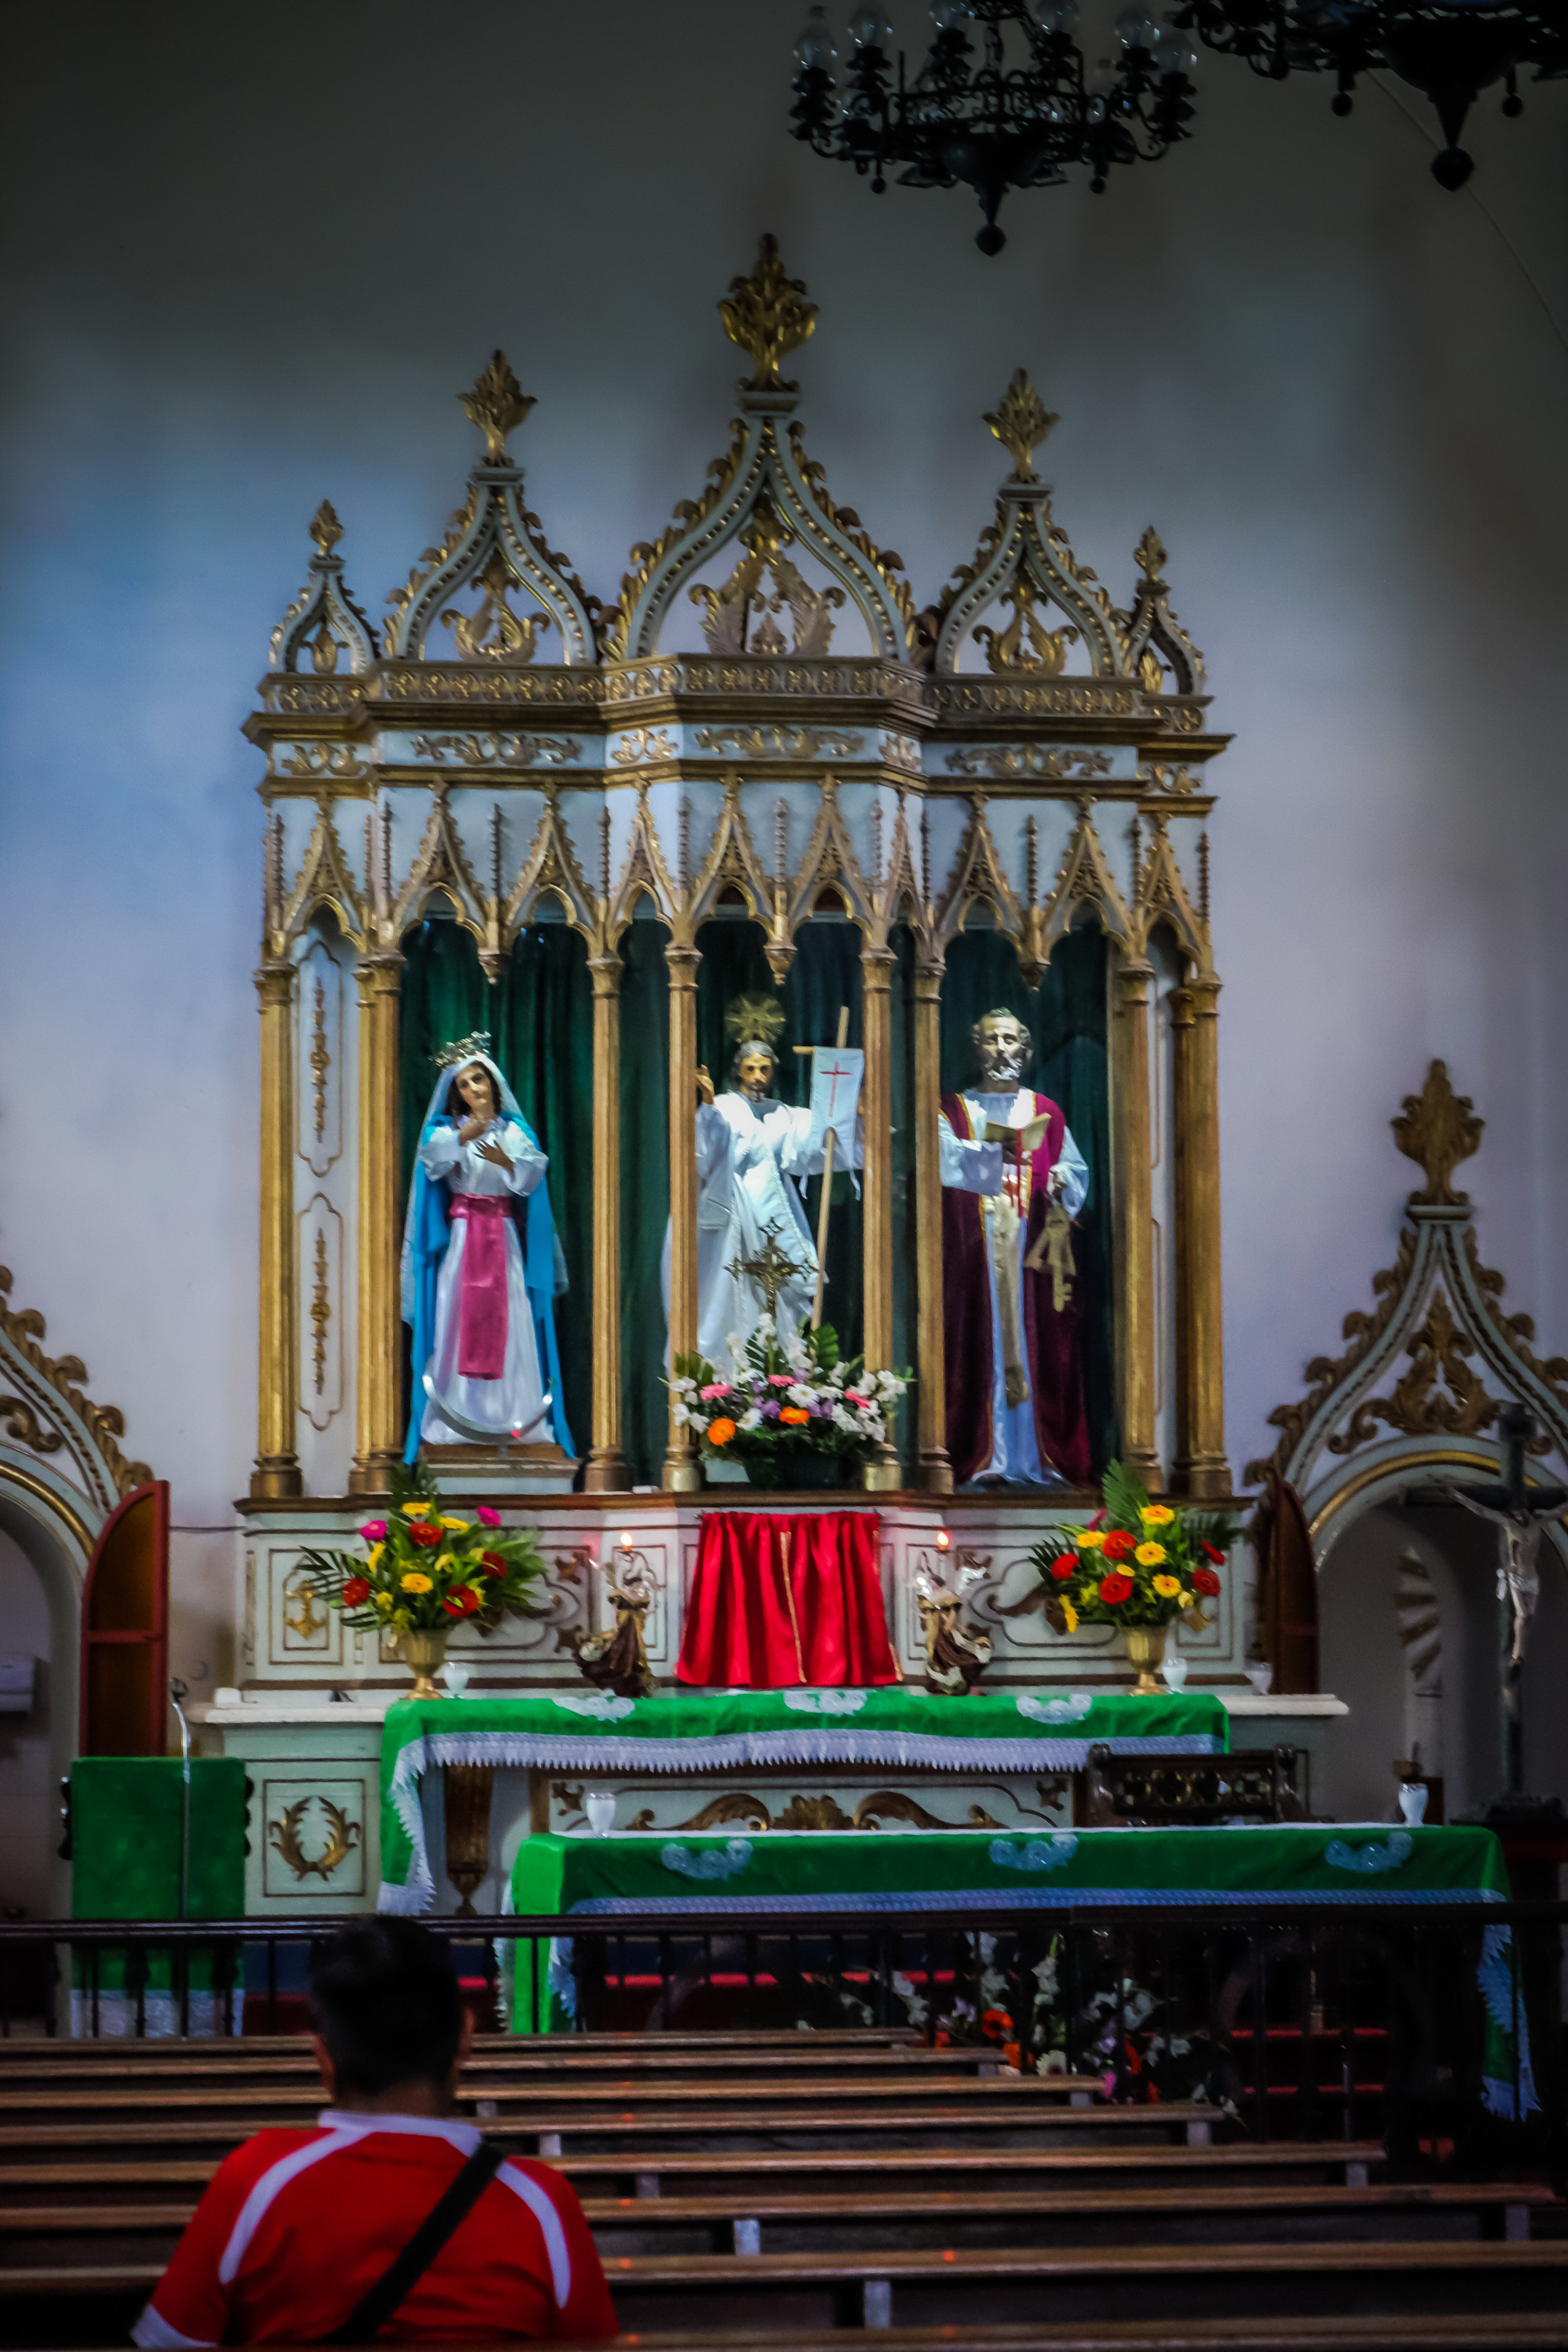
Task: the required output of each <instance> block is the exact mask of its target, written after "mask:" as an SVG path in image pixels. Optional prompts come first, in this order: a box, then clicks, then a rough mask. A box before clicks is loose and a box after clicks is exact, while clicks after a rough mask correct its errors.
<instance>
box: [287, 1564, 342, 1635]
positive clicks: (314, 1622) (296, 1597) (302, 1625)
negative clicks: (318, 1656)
mask: <svg viewBox="0 0 1568 2352" xmlns="http://www.w3.org/2000/svg"><path fill="white" fill-rule="evenodd" d="M317 1598H318V1596H317V1592H316V1588H315V1585H314V1584H313V1583H312V1582H311V1580H310V1577H309V1576H308V1575H306V1576H300V1574H299V1573H298V1572H296V1573H295V1574H294V1575H292V1576H290V1577H289V1580H288V1581H287V1582H286V1583H285V1585H284V1587H283V1622H284V1624H285V1625H286V1626H287V1627H288V1629H289V1633H297V1634H298V1635H299V1637H300V1641H301V1642H313V1641H314V1640H315V1638H316V1636H317V1634H318V1633H325V1632H326V1629H327V1627H328V1626H329V1625H330V1624H331V1617H330V1615H329V1614H328V1612H327V1611H326V1610H325V1609H318V1608H317V1607H316V1601H317ZM290 1601H292V1602H294V1603H296V1604H297V1613H296V1614H295V1615H293V1616H290V1615H289V1603H290Z"/></svg>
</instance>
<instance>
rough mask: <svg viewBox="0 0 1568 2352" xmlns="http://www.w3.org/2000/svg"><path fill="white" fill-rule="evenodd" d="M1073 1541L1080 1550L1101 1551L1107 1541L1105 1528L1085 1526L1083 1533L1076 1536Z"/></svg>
mask: <svg viewBox="0 0 1568 2352" xmlns="http://www.w3.org/2000/svg"><path fill="white" fill-rule="evenodd" d="M1073 1541H1074V1542H1075V1543H1076V1544H1077V1546H1078V1548H1079V1551H1099V1550H1100V1549H1101V1548H1102V1547H1103V1545H1104V1542H1105V1530H1104V1528H1085V1529H1084V1531H1083V1533H1082V1535H1080V1536H1075V1537H1074V1538H1073Z"/></svg>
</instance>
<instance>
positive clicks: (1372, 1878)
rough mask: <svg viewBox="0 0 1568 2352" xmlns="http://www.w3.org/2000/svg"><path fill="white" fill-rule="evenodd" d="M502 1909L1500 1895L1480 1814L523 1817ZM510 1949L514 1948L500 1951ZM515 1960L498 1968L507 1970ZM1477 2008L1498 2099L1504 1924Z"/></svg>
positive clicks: (1505, 2085)
mask: <svg viewBox="0 0 1568 2352" xmlns="http://www.w3.org/2000/svg"><path fill="white" fill-rule="evenodd" d="M509 1894H510V1904H509V1907H510V1909H511V1910H512V1911H513V1912H515V1913H516V1914H518V1915H519V1916H521V1917H525V1918H539V1917H547V1916H564V1915H575V1916H578V1917H584V1916H598V1917H601V1918H603V1917H606V1916H609V1917H615V1916H619V1915H630V1914H637V1913H640V1914H641V1915H643V1916H645V1917H646V1916H648V1915H649V1914H654V1915H658V1916H662V1917H664V1918H667V1919H668V1920H669V1921H670V1922H671V1923H672V1924H673V1923H675V1922H678V1921H679V1919H680V1917H681V1916H683V1915H700V1914H705V1913H706V1914H712V1913H716V1912H717V1913H721V1914H729V1915H731V1916H734V1917H736V1918H747V1917H750V1918H761V1917H767V1916H772V1917H775V1918H777V1917H780V1916H795V1917H800V1918H803V1919H804V1918H810V1917H813V1916H815V1917H817V1918H828V1919H830V1918H831V1917H832V1916H834V1915H838V1916H844V1915H846V1914H854V1913H866V1912H886V1913H889V1914H892V1915H896V1914H898V1913H899V1912H911V1913H912V1912H919V1911H923V1910H932V1911H942V1912H944V1913H950V1914H951V1913H952V1912H963V1911H973V1912H976V1913H981V1914H984V1913H986V1912H990V1913H992V1914H993V1915H994V1914H996V1913H998V1912H1008V1911H1030V1912H1034V1913H1039V1912H1049V1911H1057V1912H1070V1911H1075V1910H1076V1911H1083V1910H1086V1909H1091V1908H1093V1907H1094V1906H1110V1905H1114V1904H1129V1905H1154V1904H1164V1903H1181V1904H1200V1905H1212V1906H1215V1908H1216V1909H1234V1908H1247V1907H1257V1906H1263V1905H1268V1904H1275V1903H1280V1902H1289V1903H1302V1902H1305V1903H1321V1904H1344V1903H1351V1904H1358V1903H1366V1904H1372V1903H1376V1904H1399V1905H1406V1904H1407V1905H1411V1906H1422V1905H1426V1906H1430V1905H1442V1904H1454V1903H1476V1902H1506V1901H1507V1900H1508V1897H1509V1882H1508V1872H1507V1868H1506V1865H1505V1864H1504V1862H1503V1855H1502V1848H1501V1846H1500V1843H1499V1842H1498V1839H1497V1837H1496V1836H1495V1834H1494V1833H1493V1832H1491V1831H1490V1830H1487V1829H1470V1828H1441V1829H1439V1828H1432V1829H1416V1830H1409V1829H1395V1828H1392V1827H1390V1826H1389V1824H1388V1823H1386V1822H1290V1823H1274V1822H1268V1823H1264V1824H1260V1825H1257V1826H1254V1825H1251V1824H1247V1825H1241V1826H1237V1827H1236V1828H1223V1829H1218V1828H1216V1829H1208V1828H1203V1829H1163V1830H1135V1829H1125V1830H1123V1829H1105V1830H1056V1831H1045V1832H1040V1833H1038V1834H1030V1833H1026V1832H1017V1831H1013V1832H1005V1833H1003V1834H1001V1835H992V1834H990V1833H989V1832H984V1831H978V1832H977V1831H968V1830H949V1831H943V1832H941V1833H939V1834H935V1835H928V1834H923V1833H920V1832H864V1831H862V1832H843V1831H837V1832H835V1831H827V1832H817V1833H816V1834H804V1835H802V1834H791V1833H788V1832H785V1833H784V1834H782V1835H781V1834H780V1833H779V1832H767V1833H765V1834H763V1835H762V1836H758V1837H695V1836H690V1835H675V1836H669V1835H667V1834H665V1833H663V1832H658V1831H653V1832H631V1831H628V1832H616V1833H613V1834H611V1835H610V1836H607V1837H593V1836H587V1837H584V1836H577V1837H558V1836H554V1835H551V1834H547V1833H537V1834H535V1835H534V1836H532V1837H530V1838H527V1839H525V1840H524V1842H523V1843H522V1845H521V1848H520V1849H519V1852H518V1857H517V1861H516V1864H515V1865H514V1866H513V1870H512V1875H511V1883H510V1889H509ZM514 1955H515V1963H514ZM499 1957H500V1961H501V1967H502V1971H503V1979H510V1984H509V1987H508V1990H509V1991H510V1999H511V2007H510V2015H511V2018H512V2021H513V2030H514V2031H516V2032H530V2031H531V2030H532V2025H533V2021H534V2018H535V2015H536V2006H535V1995H534V1988H533V1977H532V1969H533V1958H532V1948H531V1947H530V1946H522V1947H521V1948H520V1947H515V1946H511V1945H507V1946H503V1947H502V1948H501V1949H500V1955H499ZM514 1965H515V1974H513V1968H514ZM544 1967H545V1985H544V2000H543V2003H542V2013H541V2014H540V2017H539V2021H540V2024H541V2026H542V2030H543V2031H544V2032H566V2031H569V2030H570V2028H571V2025H572V2022H573V2019H574V2011H575V2000H576V1988H575V1973H574V1956H573V1945H572V1939H571V1937H565V1936H563V1937H551V1938H550V1940H549V1943H548V1946H547V1948H546V1958H545V1962H544ZM1479 1990H1480V1993H1481V1997H1482V2000H1483V2004H1484V2008H1485V2012H1486V2023H1485V2028H1484V2031H1485V2035H1486V2054H1485V2059H1484V2063H1483V2097H1484V2099H1485V2103H1486V2105H1487V2106H1488V2107H1489V2110H1490V2111H1491V2112H1492V2113H1493V2114H1494V2115H1499V2116H1511V2115H1512V2114H1513V2112H1514V2089H1513V2086H1514V2081H1515V2068H1514V2065H1513V2057H1512V2052H1513V2021H1514V2016H1515V2012H1516V2000H1515V1991H1514V1984H1513V1953H1512V1940H1511V1935H1510V1929H1509V1928H1508V1927H1507V1926H1506V1925H1504V1924H1501V1923H1500V1924H1499V1925H1498V1926H1496V1927H1488V1928H1485V1929H1484V1930H1483V1932H1482V1937H1481V1957H1480V1962H1479ZM1517 2079H1518V2082H1519V2086H1520V2093H1521V2106H1522V2108H1523V2110H1524V2112H1525V2113H1526V2114H1528V2113H1529V2112H1531V2109H1533V2108H1536V2107H1537V2106H1538V2105H1539V2101H1538V2100H1537V2097H1536V2094H1535V2088H1534V2083H1533V2079H1532V2075H1531V2063H1530V2054H1529V2044H1528V2040H1526V2041H1525V2042H1524V2045H1523V2048H1522V2052H1521V2063H1520V2066H1519V2068H1518V2075H1517Z"/></svg>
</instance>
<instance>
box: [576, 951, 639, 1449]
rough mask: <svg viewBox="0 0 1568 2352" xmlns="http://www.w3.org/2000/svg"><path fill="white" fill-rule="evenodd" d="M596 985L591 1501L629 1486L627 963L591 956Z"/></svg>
mask: <svg viewBox="0 0 1568 2352" xmlns="http://www.w3.org/2000/svg"><path fill="white" fill-rule="evenodd" d="M588 971H589V973H590V975H591V977H592V980H593V983H594V1310H593V1319H594V1388H593V1414H594V1420H593V1442H592V1444H591V1446H590V1448H589V1453H588V1466H587V1468H586V1470H585V1471H584V1475H583V1486H584V1492H585V1493H587V1494H590V1495H613V1494H616V1493H619V1492H620V1491H622V1490H623V1489H624V1488H626V1486H629V1485H630V1483H631V1481H630V1477H629V1475H628V1473H627V1470H626V1455H625V1454H623V1452H622V1451H621V959H620V956H619V953H618V952H617V951H616V950H614V949H611V950H609V951H608V952H606V953H605V954H604V955H596V956H590V957H589V959H588Z"/></svg>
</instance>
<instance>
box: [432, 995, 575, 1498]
mask: <svg viewBox="0 0 1568 2352" xmlns="http://www.w3.org/2000/svg"><path fill="white" fill-rule="evenodd" d="M488 1045H489V1038H488V1037H486V1036H479V1035H476V1036H472V1037H465V1038H464V1039H463V1040H462V1042H461V1044H460V1045H457V1046H448V1047H447V1049H446V1051H445V1052H444V1053H443V1054H442V1055H440V1056H439V1057H438V1058H439V1059H440V1061H441V1063H442V1065H443V1066H442V1070H441V1075H440V1076H439V1077H438V1078H437V1081H436V1091H435V1093H434V1094H433V1095H432V1096H431V1097H430V1105H429V1108H428V1109H427V1110H426V1114H425V1123H424V1125H423V1126H422V1127H421V1129H420V1130H419V1146H418V1150H417V1151H416V1155H415V1163H414V1182H413V1185H412V1188H411V1190H410V1192H409V1197H408V1219H407V1223H405V1227H404V1232H403V1319H404V1321H405V1323H408V1324H411V1325H412V1326H413V1331H414V1339H413V1349H412V1360H413V1366H414V1407H413V1411H412V1412H410V1414H409V1417H408V1444H407V1447H406V1449H405V1460H407V1461H409V1462H412V1461H413V1460H414V1458H415V1456H416V1454H417V1453H418V1451H419V1446H420V1442H421V1440H422V1439H423V1440H426V1441H428V1442H429V1443H431V1444H437V1445H441V1444H447V1445H450V1444H463V1443H464V1441H465V1440H471V1439H472V1438H473V1437H474V1436H475V1434H476V1433H485V1434H487V1435H494V1436H495V1437H497V1438H507V1437H514V1438H518V1439H521V1440H522V1441H525V1442H526V1441H527V1440H528V1439H530V1438H532V1439H534V1440H536V1441H537V1440H538V1439H540V1438H542V1437H543V1436H544V1435H545V1434H546V1431H547V1429H548V1431H549V1432H550V1433H552V1434H553V1436H554V1437H555V1440H556V1442H557V1444H559V1445H560V1446H561V1448H562V1450H563V1452H564V1453H566V1454H573V1453H574V1451H575V1448H574V1445H573V1444H572V1435H571V1432H570V1431H569V1429H568V1428H567V1426H566V1415H565V1412H564V1411H563V1406H562V1402H561V1363H560V1358H559V1356H558V1354H557V1352H556V1346H555V1300H556V1298H557V1297H558V1296H559V1295H560V1294H561V1293H562V1292H563V1290H564V1289H565V1287H566V1265H565V1260H564V1258H563V1255H562V1254H561V1249H560V1245H559V1244H558V1243H557V1241H556V1238H555V1227H554V1223H553V1222H552V1218H551V1214H550V1195H549V1193H548V1192H547V1191H546V1190H545V1184H544V1171H545V1169H546V1168H547V1167H548V1165H549V1162H548V1160H546V1159H545V1156H544V1154H543V1152H542V1151H541V1150H540V1148H539V1139H538V1138H537V1136H535V1134H534V1132H533V1130H532V1129H531V1127H530V1126H529V1124H528V1121H527V1120H526V1119H525V1118H523V1115H522V1112H521V1109H520V1108H519V1107H518V1101H517V1097H516V1096H515V1095H514V1094H513V1093H512V1090H511V1088H510V1087H509V1086H508V1084H507V1082H506V1080H505V1078H504V1077H503V1076H501V1073H500V1069H499V1068H498V1066H497V1065H496V1064H495V1063H494V1062H493V1061H492V1060H491V1059H490V1056H489V1054H488V1053H487V1052H485V1051H483V1050H482V1049H483V1048H484V1047H486V1046H488ZM426 1376H428V1380H429V1383H430V1386H429V1389H428V1390H427V1389H426ZM443 1404H447V1405H449V1406H450V1407H451V1409H452V1411H453V1412H454V1413H455V1414H457V1415H458V1416H459V1417H460V1418H459V1420H458V1422H457V1423H453V1422H449V1421H447V1420H446V1419H445V1418H444V1417H443V1414H442V1411H441V1407H442V1405H443Z"/></svg>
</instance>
